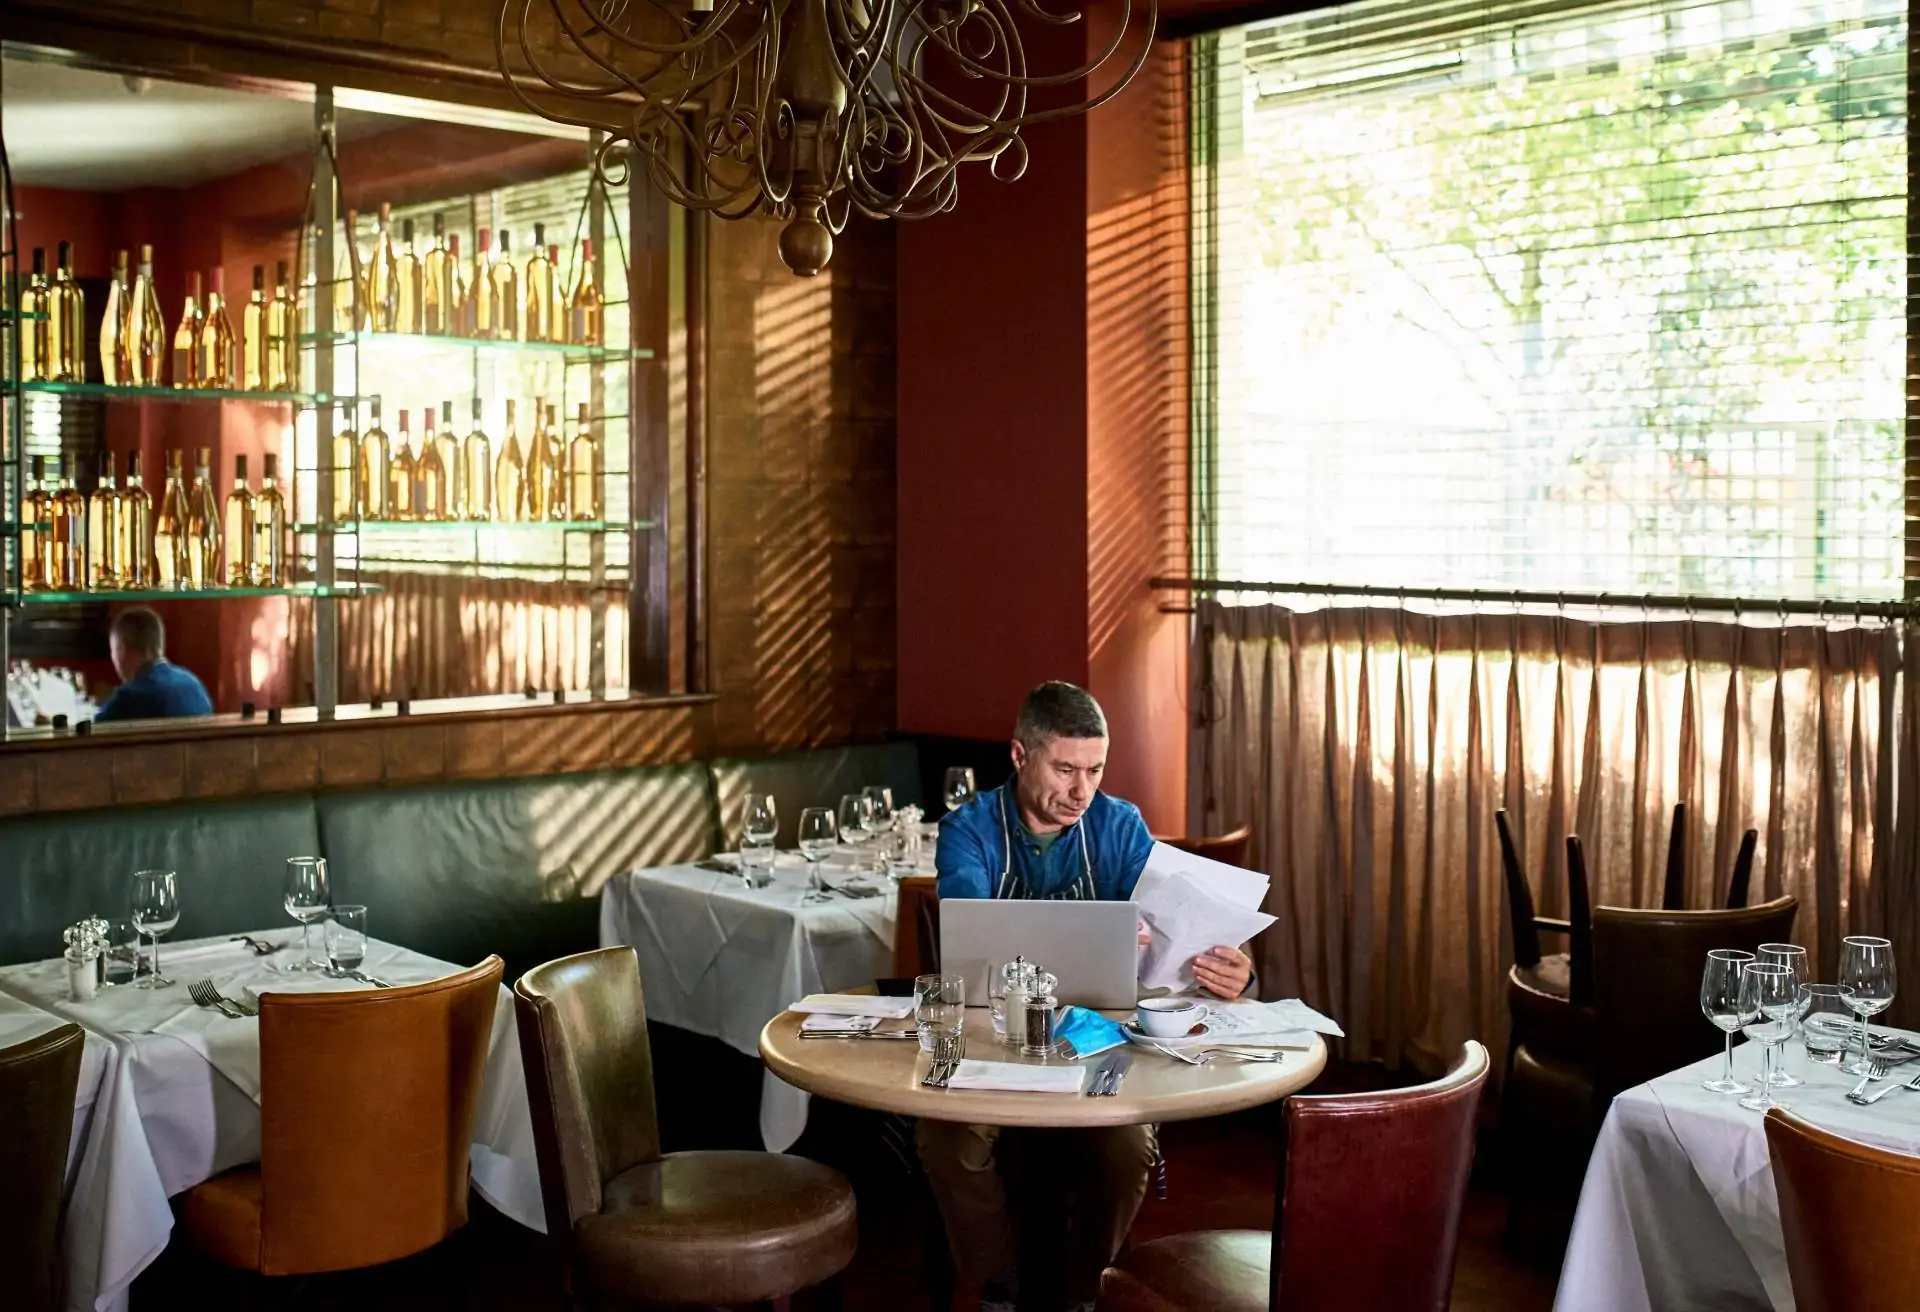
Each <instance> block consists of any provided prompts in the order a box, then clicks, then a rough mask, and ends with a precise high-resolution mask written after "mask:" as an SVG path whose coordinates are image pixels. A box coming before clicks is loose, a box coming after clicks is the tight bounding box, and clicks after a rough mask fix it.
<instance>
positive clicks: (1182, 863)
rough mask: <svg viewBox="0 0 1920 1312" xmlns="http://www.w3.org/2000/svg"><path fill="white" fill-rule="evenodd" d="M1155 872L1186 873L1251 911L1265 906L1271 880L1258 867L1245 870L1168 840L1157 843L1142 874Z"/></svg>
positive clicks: (1221, 896)
mask: <svg viewBox="0 0 1920 1312" xmlns="http://www.w3.org/2000/svg"><path fill="white" fill-rule="evenodd" d="M1156 873H1157V874H1160V875H1185V876H1186V877H1187V878H1189V879H1192V880H1193V881H1195V882H1196V883H1198V884H1199V885H1200V887H1202V888H1204V889H1206V890H1207V891H1208V892H1209V893H1211V894H1213V895H1214V896H1215V897H1217V898H1220V899H1221V900H1222V901H1226V902H1231V903H1233V904H1234V905H1235V906H1241V907H1246V908H1247V909H1248V910H1251V911H1258V910H1259V909H1260V908H1261V907H1262V906H1264V905H1266V901H1267V887H1268V885H1269V883H1270V882H1271V881H1269V880H1268V879H1267V877H1266V876H1265V875H1263V874H1261V873H1260V872H1259V871H1257V870H1243V869H1241V868H1240V867H1239V866H1230V865H1228V864H1227V863H1226V862H1224V861H1214V860H1211V859H1209V858H1207V857H1204V856H1195V855H1194V854H1193V853H1191V852H1182V851H1181V850H1180V849H1179V848H1177V847H1168V846H1167V845H1166V844H1165V843H1155V844H1154V845H1153V850H1152V851H1151V852H1148V853H1147V864H1146V868H1145V870H1144V871H1143V872H1142V873H1141V876H1140V877H1141V878H1142V879H1145V878H1146V877H1147V875H1148V874H1156Z"/></svg>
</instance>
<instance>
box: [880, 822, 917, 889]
mask: <svg viewBox="0 0 1920 1312" xmlns="http://www.w3.org/2000/svg"><path fill="white" fill-rule="evenodd" d="M919 846H920V835H918V834H914V833H909V832H907V831H906V830H905V829H895V830H894V831H893V832H892V833H888V834H882V835H881V836H880V858H881V860H882V861H884V862H885V863H886V867H887V878H888V879H890V880H892V881H893V882H894V883H896V884H897V883H899V882H900V881H901V880H903V879H905V878H907V876H909V875H911V874H913V873H914V872H915V871H916V869H918V867H919V864H920V854H919V851H918V849H919Z"/></svg>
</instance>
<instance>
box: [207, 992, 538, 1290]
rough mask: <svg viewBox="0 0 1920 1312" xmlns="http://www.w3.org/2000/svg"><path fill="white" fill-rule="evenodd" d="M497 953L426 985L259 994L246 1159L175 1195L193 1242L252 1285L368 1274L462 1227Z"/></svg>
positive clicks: (490, 1032) (493, 1004)
mask: <svg viewBox="0 0 1920 1312" xmlns="http://www.w3.org/2000/svg"><path fill="white" fill-rule="evenodd" d="M503 969H504V967H503V966H502V963H501V961H500V958H499V957H488V958H487V959H486V960H485V961H483V962H481V963H480V964H479V965H477V966H475V967H473V968H472V969H471V970H464V971H461V972H460V973H459V974H457V975H450V976H448V977H447V978H446V979H440V980H435V981H433V982H432V983H430V984H414V985H409V986H407V987H404V988H393V989H367V990H365V991H364V992H361V991H355V992H352V993H267V994H264V995H262V997H261V999H260V1162H259V1164H258V1165H257V1166H242V1167H239V1168H237V1169H235V1170H231V1171H227V1172H225V1173H224V1174H221V1175H216V1176H215V1177H214V1178H213V1179H211V1180H208V1181H207V1182H206V1183H205V1184H201V1185H197V1186H195V1187H194V1188H192V1189H190V1190H188V1191H187V1193H186V1195H185V1197H184V1198H183V1199H182V1201H181V1205H180V1222H181V1225H182V1227H183V1229H184V1230H185V1232H186V1235H187V1238H188V1239H189V1240H190V1241H191V1242H192V1243H193V1245H194V1246H195V1247H196V1248H198V1249H200V1250H201V1251H202V1252H204V1253H206V1254H207V1255H208V1256H210V1257H213V1258H215V1259H217V1260H219V1261H220V1262H223V1263H225V1264H226V1265H228V1266H231V1267H236V1268H238V1269H240V1270H242V1271H254V1272H258V1273H259V1274H261V1275H269V1276H282V1275H306V1274H315V1273H319V1272H324V1271H345V1270H351V1269H353V1268H356V1267H368V1266H378V1265H380V1264H382V1263H385V1262H393V1261H397V1260H398V1259H400V1258H403V1257H408V1256H411V1255H412V1254H414V1253H419V1252H424V1251H425V1250H427V1249H429V1248H432V1247H433V1246H434V1245H435V1244H438V1243H439V1242H440V1241H441V1240H443V1239H445V1238H446V1237H447V1236H448V1235H451V1234H452V1233H453V1232H454V1231H456V1230H458V1229H460V1227H461V1226H463V1225H465V1224H466V1223H467V1157H468V1153H469V1150H470V1147H471V1145H472V1142H473V1108H474V1102H475V1100H476V1099H477V1098H478V1096H479V1093H480V1077H481V1071H482V1069H483V1068H484V1067H485V1065H486V1060H487V1049H488V1045H489V1043H490V1041H491V1039H492V1036H493V1017H494V1011H495V1008H496V1007H497V1006H498V1004H499V988H500V976H501V973H502V971H503Z"/></svg>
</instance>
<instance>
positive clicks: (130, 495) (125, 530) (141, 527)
mask: <svg viewBox="0 0 1920 1312" xmlns="http://www.w3.org/2000/svg"><path fill="white" fill-rule="evenodd" d="M113 573H114V576H115V578H116V579H117V580H118V581H119V585H120V586H121V587H123V588H150V587H152V586H153V579H154V571H153V498H152V497H150V496H148V495H147V488H146V484H145V483H144V482H142V481H141V478H140V451H139V448H137V447H136V448H135V449H134V450H132V451H129V452H127V485H126V486H125V487H123V488H121V489H120V514H119V517H118V518H117V519H116V520H115V521H114V544H113Z"/></svg>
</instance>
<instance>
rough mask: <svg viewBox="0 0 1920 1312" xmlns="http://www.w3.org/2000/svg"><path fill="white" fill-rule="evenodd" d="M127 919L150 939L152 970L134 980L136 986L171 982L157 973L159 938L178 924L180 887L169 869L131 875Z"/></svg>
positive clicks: (154, 986) (152, 985) (161, 984)
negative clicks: (176, 884)
mask: <svg viewBox="0 0 1920 1312" xmlns="http://www.w3.org/2000/svg"><path fill="white" fill-rule="evenodd" d="M128 919H129V920H131V921H132V922H133V927H134V928H135V929H136V930H138V931H139V932H140V933H142V934H145V935H146V936H147V937H148V938H150V939H152V940H153V970H152V972H151V973H150V974H148V975H145V976H143V977H141V978H140V979H136V980H135V981H134V982H133V986H134V987H135V988H137V989H164V988H166V987H167V986H168V985H170V984H172V983H173V981H172V980H170V979H168V978H167V977H166V976H165V975H162V974H161V973H160V940H161V939H162V938H163V937H165V936H166V935H167V934H168V933H170V932H172V930H173V927H174V926H175V925H177V924H179V923H180V890H179V889H178V887H176V886H175V883H174V878H173V871H171V870H141V871H136V872H135V874H134V876H133V905H132V909H131V911H130V912H129V915H128Z"/></svg>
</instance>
